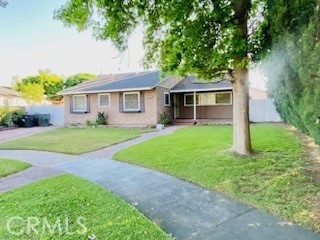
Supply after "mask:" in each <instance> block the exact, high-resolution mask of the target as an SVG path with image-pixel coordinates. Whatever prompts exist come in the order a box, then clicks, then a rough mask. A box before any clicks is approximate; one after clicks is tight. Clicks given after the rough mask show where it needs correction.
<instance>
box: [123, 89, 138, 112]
mask: <svg viewBox="0 0 320 240" xmlns="http://www.w3.org/2000/svg"><path fill="white" fill-rule="evenodd" d="M129 94H138V108H136V109H126V101H125V100H126V98H125V96H126V95H129ZM122 97H123V102H122V104H123V111H125V112H131V111H132V112H134V111H141V106H140V105H141V104H140V92H124V93H123V96H122Z"/></svg>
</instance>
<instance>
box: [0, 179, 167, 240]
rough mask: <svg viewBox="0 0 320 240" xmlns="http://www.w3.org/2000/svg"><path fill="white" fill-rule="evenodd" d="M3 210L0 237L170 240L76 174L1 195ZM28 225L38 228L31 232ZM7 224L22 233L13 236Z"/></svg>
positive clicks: (136, 214) (115, 199) (140, 217)
mask: <svg viewBox="0 0 320 240" xmlns="http://www.w3.org/2000/svg"><path fill="white" fill-rule="evenodd" d="M0 212H1V215H0V239H88V237H89V235H92V234H94V235H95V236H96V239H159V240H160V239H169V237H168V236H167V235H166V234H165V233H164V232H163V231H162V230H161V229H160V228H159V227H158V226H157V225H155V224H153V223H152V222H150V221H149V220H148V219H147V218H146V217H145V216H144V215H143V214H141V213H140V212H139V211H138V210H136V209H135V208H133V207H132V206H131V205H129V204H127V203H126V202H124V201H123V200H122V199H120V198H119V197H117V196H115V195H113V194H112V193H110V192H108V191H106V190H105V189H103V188H101V187H99V186H97V185H95V184H92V183H89V182H87V181H85V180H83V179H81V178H78V177H75V176H72V175H62V176H58V177H52V178H48V179H46V180H42V181H39V182H36V183H33V184H30V185H27V186H24V187H21V188H19V189H16V190H13V191H11V192H7V193H4V194H1V195H0ZM13 217H16V218H13ZM10 218H11V220H10ZM8 221H9V223H8ZM28 221H29V222H30V223H33V224H35V225H36V226H35V227H34V229H33V228H32V227H29V229H28V224H27V223H28ZM59 221H60V223H59ZM77 221H78V222H77ZM37 222H38V224H37ZM57 222H58V223H57ZM47 223H48V225H49V227H48V225H47ZM55 223H57V225H56V227H55V228H54V224H55ZM8 225H9V228H11V230H12V231H13V232H15V233H19V232H23V233H22V234H21V235H19V234H18V235H13V234H10V233H9V231H8ZM50 228H51V231H52V234H51V233H50ZM43 229H44V230H43ZM52 229H53V230H52ZM28 231H29V232H30V234H28ZM37 233H38V234H37Z"/></svg>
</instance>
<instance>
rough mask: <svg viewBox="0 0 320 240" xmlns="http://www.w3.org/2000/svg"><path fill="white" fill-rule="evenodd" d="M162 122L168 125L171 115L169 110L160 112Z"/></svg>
mask: <svg viewBox="0 0 320 240" xmlns="http://www.w3.org/2000/svg"><path fill="white" fill-rule="evenodd" d="M159 123H160V124H164V125H168V124H169V123H170V117H169V114H168V113H167V112H163V113H161V114H160V121H159Z"/></svg>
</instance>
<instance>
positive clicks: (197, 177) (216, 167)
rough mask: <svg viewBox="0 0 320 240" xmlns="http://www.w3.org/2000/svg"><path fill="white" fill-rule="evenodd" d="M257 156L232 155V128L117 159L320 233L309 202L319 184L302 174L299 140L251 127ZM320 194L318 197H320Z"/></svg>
mask: <svg viewBox="0 0 320 240" xmlns="http://www.w3.org/2000/svg"><path fill="white" fill-rule="evenodd" d="M251 133H252V143H253V147H254V149H255V151H256V152H255V154H254V155H253V156H252V157H240V156H236V155H234V154H232V153H231V151H230V148H231V143H232V139H231V138H232V127H231V126H194V127H188V128H184V129H180V130H177V131H176V132H174V134H171V135H167V136H162V137H158V138H155V139H152V140H149V141H147V142H143V143H140V144H138V145H135V146H132V147H130V148H128V149H125V150H122V151H120V152H118V153H116V155H115V156H114V157H115V159H118V160H122V161H126V162H130V163H135V164H138V165H143V166H146V167H149V168H153V169H157V170H160V171H163V172H166V173H169V174H172V175H175V176H178V177H180V178H182V179H186V180H189V181H192V182H194V183H197V184H199V185H201V186H204V187H206V188H209V189H214V190H218V191H219V192H222V193H225V194H227V195H229V196H232V197H235V198H237V199H239V200H241V201H243V202H247V203H249V204H251V205H254V206H256V207H258V208H262V209H265V210H267V211H269V212H272V213H274V214H276V215H278V216H281V217H282V218H285V219H288V220H291V221H294V222H296V223H299V224H301V225H304V226H306V227H309V228H312V229H314V230H316V231H320V222H319V220H317V219H316V217H315V214H314V211H319V209H318V210H317V209H313V208H312V204H310V202H312V201H315V200H314V199H315V198H316V199H319V198H320V186H319V184H316V183H315V181H314V180H313V179H312V178H311V177H310V176H309V175H308V174H307V173H306V172H305V171H304V167H305V166H306V164H307V163H306V161H305V160H304V157H303V149H302V146H301V144H300V141H299V139H298V138H297V137H296V136H294V135H293V134H292V133H291V132H289V131H288V130H286V129H285V128H284V127H281V126H276V125H273V124H256V125H251ZM317 194H318V195H317Z"/></svg>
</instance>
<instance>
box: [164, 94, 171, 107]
mask: <svg viewBox="0 0 320 240" xmlns="http://www.w3.org/2000/svg"><path fill="white" fill-rule="evenodd" d="M166 95H168V99H169V103H168V104H166ZM163 105H164V106H165V107H170V106H171V99H170V93H169V92H164V93H163Z"/></svg>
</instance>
